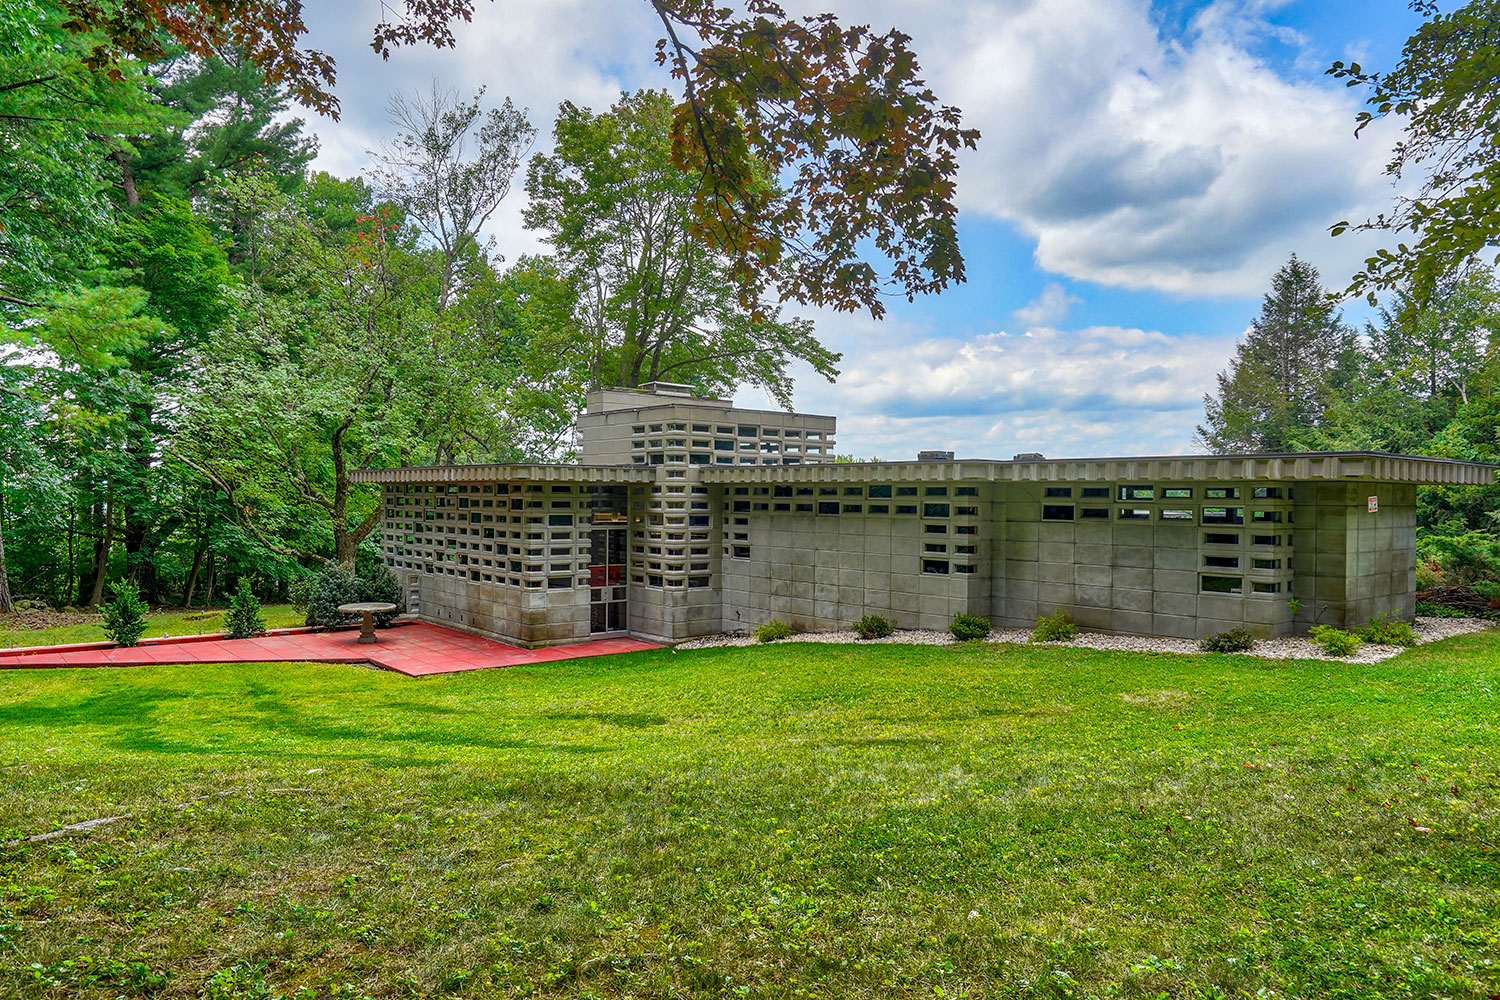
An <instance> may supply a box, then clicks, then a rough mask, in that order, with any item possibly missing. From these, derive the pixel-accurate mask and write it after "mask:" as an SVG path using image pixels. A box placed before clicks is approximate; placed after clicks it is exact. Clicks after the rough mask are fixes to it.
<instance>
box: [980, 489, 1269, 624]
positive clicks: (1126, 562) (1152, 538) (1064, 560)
mask: <svg viewBox="0 0 1500 1000" xmlns="http://www.w3.org/2000/svg"><path fill="white" fill-rule="evenodd" d="M1119 485H1120V484H1117V483H1110V484H1100V483H1097V482H1087V483H1085V482H1071V483H1064V482H1058V483H1010V484H1005V485H1004V486H1003V487H1000V489H1002V490H1003V493H1002V496H1003V498H1004V499H1003V505H1004V515H1003V526H1002V527H997V529H996V543H995V547H996V558H995V563H994V576H995V579H996V583H995V584H994V587H993V590H994V599H993V602H992V608H991V617H992V618H993V619H994V620H995V621H996V622H997V623H998V624H1001V625H1005V626H1009V627H1015V628H1029V627H1031V626H1032V625H1034V624H1035V621H1036V618H1037V616H1039V615H1044V614H1051V613H1053V612H1055V611H1063V612H1065V613H1066V614H1068V615H1069V616H1070V617H1071V618H1072V619H1073V621H1075V622H1076V623H1078V624H1079V625H1080V626H1082V627H1084V628H1088V629H1094V630H1099V631H1105V632H1119V633H1127V634H1145V635H1166V636H1176V637H1181V638H1200V637H1202V636H1204V635H1209V634H1212V633H1214V632H1222V631H1226V630H1228V629H1231V628H1246V629H1249V630H1250V631H1251V632H1253V633H1255V634H1257V635H1262V636H1271V635H1279V634H1284V633H1285V632H1287V631H1289V630H1290V628H1291V612H1290V610H1289V609H1288V607H1287V603H1286V602H1287V600H1288V599H1289V597H1290V594H1288V593H1286V590H1285V581H1286V579H1287V577H1288V575H1289V574H1288V572H1287V569H1286V565H1285V561H1286V560H1287V559H1288V558H1289V557H1290V552H1291V549H1290V546H1289V545H1287V544H1286V543H1287V542H1288V541H1289V530H1288V528H1289V526H1288V525H1287V524H1286V523H1285V520H1284V519H1283V520H1282V521H1275V522H1270V523H1269V524H1264V525H1258V524H1256V523H1253V522H1252V518H1253V516H1254V512H1255V511H1256V510H1262V511H1263V512H1264V513H1265V515H1266V516H1279V517H1283V518H1284V517H1285V515H1286V514H1287V513H1289V511H1290V502H1289V501H1288V500H1286V499H1285V497H1284V496H1283V497H1282V498H1279V499H1276V498H1263V499H1259V500H1257V499H1255V498H1254V497H1253V495H1252V491H1253V490H1254V488H1255V486H1254V484H1239V485H1238V486H1237V488H1239V489H1240V490H1241V495H1240V496H1239V497H1238V498H1233V499H1212V500H1210V499H1208V498H1206V497H1205V494H1204V488H1205V486H1219V485H1221V484H1204V483H1150V484H1142V485H1149V486H1151V487H1153V489H1154V498H1153V499H1151V500H1141V501H1123V500H1121V499H1120V497H1119V494H1118V492H1117V491H1118V488H1119ZM1223 485H1226V486H1227V485H1228V484H1223ZM1049 488H1050V489H1051V490H1053V491H1055V492H1057V491H1063V490H1067V491H1070V493H1068V494H1065V495H1064V494H1060V493H1059V495H1054V496H1048V495H1047V492H1048V490H1049ZM1273 488H1276V487H1273ZM1085 489H1088V490H1091V491H1095V492H1097V491H1099V490H1104V491H1106V493H1105V495H1103V496H1099V495H1095V496H1088V497H1086V496H1084V490H1085ZM1167 489H1175V490H1190V491H1191V494H1190V495H1189V496H1184V497H1180V498H1176V499H1169V498H1167V497H1165V496H1164V493H1165V491H1166V490H1167ZM1221 505H1227V506H1232V507H1236V508H1241V507H1242V508H1244V522H1243V523H1240V524H1227V525H1207V524H1204V523H1202V511H1203V509H1204V507H1205V506H1221ZM1045 506H1061V507H1070V508H1072V509H1073V511H1074V519H1073V520H1071V521H1069V520H1047V519H1044V517H1043V509H1044V507H1045ZM1085 508H1088V509H1092V510H1099V511H1106V512H1107V514H1106V516H1101V517H1097V518H1092V517H1090V518H1085V517H1082V516H1081V514H1082V511H1083V510H1084V509H1085ZM1122 508H1127V509H1140V510H1144V511H1146V512H1147V514H1148V516H1147V517H1145V518H1144V519H1141V520H1125V519H1122V518H1121V517H1120V512H1121V510H1122ZM1163 511H1190V512H1191V516H1190V517H1187V518H1184V519H1181V520H1176V519H1172V520H1168V519H1163V514H1162V512H1163ZM1210 536H1212V537H1213V538H1214V539H1215V540H1214V541H1213V542H1210V541H1209V538H1210ZM1257 537H1262V538H1264V537H1275V538H1276V539H1277V541H1278V542H1279V543H1280V544H1278V545H1274V546H1272V545H1256V544H1254V539H1255V538H1257ZM1211 560H1217V561H1219V562H1222V563H1226V564H1228V563H1232V564H1233V565H1223V566H1215V565H1213V564H1212V562H1211ZM1273 564H1274V565H1275V568H1270V567H1271V566H1272V565H1273ZM1257 567H1267V568H1264V569H1261V568H1257ZM1214 576H1226V577H1231V578H1236V579H1238V580H1240V582H1241V592H1240V593H1233V594H1218V593H1208V592H1205V589H1204V587H1205V583H1204V578H1205V577H1214ZM1257 583H1259V584H1261V585H1262V586H1263V587H1266V588H1272V587H1274V588H1277V589H1276V592H1274V593H1265V594H1261V593H1255V592H1254V588H1255V585H1256V584H1257Z"/></svg>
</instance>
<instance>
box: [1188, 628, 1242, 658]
mask: <svg viewBox="0 0 1500 1000" xmlns="http://www.w3.org/2000/svg"><path fill="white" fill-rule="evenodd" d="M1254 647H1255V636H1253V635H1251V634H1250V630H1249V629H1243V628H1232V629H1229V630H1228V631H1226V632H1215V633H1214V634H1213V635H1207V636H1204V637H1203V638H1202V639H1199V640H1198V648H1199V649H1201V650H1203V651H1204V652H1205V653H1243V652H1246V651H1248V650H1250V649H1253V648H1254Z"/></svg>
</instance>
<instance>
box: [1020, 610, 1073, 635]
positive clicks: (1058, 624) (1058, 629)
mask: <svg viewBox="0 0 1500 1000" xmlns="http://www.w3.org/2000/svg"><path fill="white" fill-rule="evenodd" d="M1077 634H1078V626H1077V625H1074V624H1073V619H1071V618H1069V617H1068V615H1067V612H1065V611H1061V610H1055V611H1053V612H1052V613H1051V614H1050V615H1039V616H1038V617H1037V620H1036V628H1034V629H1032V630H1031V641H1032V642H1067V641H1068V640H1069V639H1071V638H1073V637H1074V636H1075V635H1077Z"/></svg>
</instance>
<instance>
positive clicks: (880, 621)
mask: <svg viewBox="0 0 1500 1000" xmlns="http://www.w3.org/2000/svg"><path fill="white" fill-rule="evenodd" d="M895 631H896V626H894V625H892V624H891V623H890V622H888V621H886V620H885V619H884V618H882V617H880V616H879V615H865V616H864V617H863V618H861V619H860V620H859V621H857V622H855V623H854V633H855V635H858V636H859V637H860V638H861V639H884V638H885V637H886V636H888V635H890V634H891V633H893V632H895Z"/></svg>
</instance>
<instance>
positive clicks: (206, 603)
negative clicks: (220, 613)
mask: <svg viewBox="0 0 1500 1000" xmlns="http://www.w3.org/2000/svg"><path fill="white" fill-rule="evenodd" d="M218 578H219V564H218V560H216V559H215V558H214V554H213V553H212V552H210V553H209V554H208V593H207V594H206V595H205V596H204V598H203V610H205V611H207V610H208V609H209V608H211V607H213V603H214V582H215V581H216V580H218Z"/></svg>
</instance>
